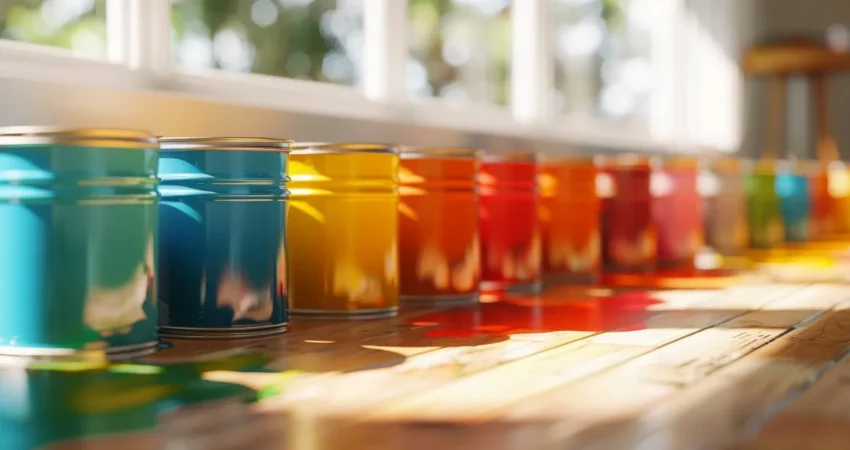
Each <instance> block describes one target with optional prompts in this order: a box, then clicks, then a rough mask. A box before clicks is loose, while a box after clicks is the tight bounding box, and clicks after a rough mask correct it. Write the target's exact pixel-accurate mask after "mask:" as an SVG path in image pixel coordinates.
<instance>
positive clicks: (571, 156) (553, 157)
mask: <svg viewBox="0 0 850 450" xmlns="http://www.w3.org/2000/svg"><path fill="white" fill-rule="evenodd" d="M537 160H538V161H540V162H542V163H559V162H581V163H593V164H596V161H597V159H596V156H595V155H585V154H581V153H561V152H558V153H552V152H540V153H538V156H537Z"/></svg>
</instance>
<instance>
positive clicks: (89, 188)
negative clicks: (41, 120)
mask: <svg viewBox="0 0 850 450" xmlns="http://www.w3.org/2000/svg"><path fill="white" fill-rule="evenodd" d="M157 159H158V143H157V140H156V137H155V136H153V135H152V134H150V133H147V132H141V131H130V130H109V129H104V130H97V129H80V130H59V129H47V128H28V127H14V128H4V129H0V286H2V292H3V296H4V300H3V301H0V355H20V356H36V357H38V356H46V357H74V358H98V359H100V358H103V357H106V356H110V357H116V356H136V355H138V354H144V353H149V352H151V351H153V350H154V349H155V347H156V345H157V338H156V321H157V309H156V292H155V285H154V282H155V278H156V273H157V270H156V244H157V228H156V217H157V192H156V186H157V183H158V179H157V177H156V170H157Z"/></svg>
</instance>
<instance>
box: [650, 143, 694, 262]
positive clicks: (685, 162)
mask: <svg viewBox="0 0 850 450" xmlns="http://www.w3.org/2000/svg"><path fill="white" fill-rule="evenodd" d="M698 162H699V161H698V160H697V159H696V158H688V157H681V156H677V157H666V158H659V159H658V170H655V171H653V173H652V179H651V187H650V189H651V191H652V193H653V195H652V220H653V223H654V224H655V229H656V232H657V236H658V238H657V239H658V241H657V242H658V264H659V265H661V266H668V267H669V266H693V264H694V259H695V258H696V256H697V253H698V252H699V251H700V250H701V249H702V248H703V245H704V243H705V238H704V233H703V223H702V217H703V214H702V213H703V211H702V201H701V199H700V195H699V191H698V190H697V174H698V171H699V170H698V169H699V167H698Z"/></svg>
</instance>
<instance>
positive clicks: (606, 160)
mask: <svg viewBox="0 0 850 450" xmlns="http://www.w3.org/2000/svg"><path fill="white" fill-rule="evenodd" d="M597 158H598V159H597V161H598V162H597V164H599V165H600V166H602V167H607V166H650V165H652V164H653V161H654V160H656V159H657V157H656V156H653V155H643V154H640V153H617V154H612V155H599V156H598V157H597Z"/></svg>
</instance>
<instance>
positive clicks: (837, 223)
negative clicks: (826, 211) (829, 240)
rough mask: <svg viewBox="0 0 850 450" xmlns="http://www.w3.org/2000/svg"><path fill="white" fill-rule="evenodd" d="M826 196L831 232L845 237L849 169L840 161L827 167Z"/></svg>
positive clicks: (849, 215) (849, 226)
mask: <svg viewBox="0 0 850 450" xmlns="http://www.w3.org/2000/svg"><path fill="white" fill-rule="evenodd" d="M827 189H828V194H829V202H830V205H831V206H830V214H831V216H832V220H831V223H832V232H833V233H835V234H836V235H839V236H841V235H843V236H844V237H846V236H847V235H848V234H850V168H848V167H847V165H846V164H845V163H843V162H841V161H833V162H831V163H829V166H828V188H827Z"/></svg>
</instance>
